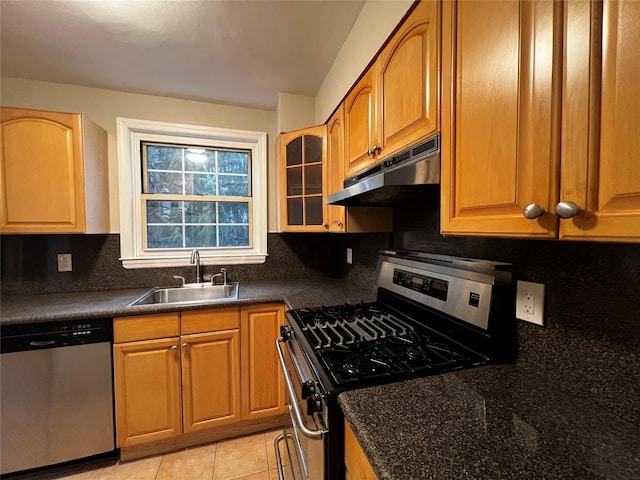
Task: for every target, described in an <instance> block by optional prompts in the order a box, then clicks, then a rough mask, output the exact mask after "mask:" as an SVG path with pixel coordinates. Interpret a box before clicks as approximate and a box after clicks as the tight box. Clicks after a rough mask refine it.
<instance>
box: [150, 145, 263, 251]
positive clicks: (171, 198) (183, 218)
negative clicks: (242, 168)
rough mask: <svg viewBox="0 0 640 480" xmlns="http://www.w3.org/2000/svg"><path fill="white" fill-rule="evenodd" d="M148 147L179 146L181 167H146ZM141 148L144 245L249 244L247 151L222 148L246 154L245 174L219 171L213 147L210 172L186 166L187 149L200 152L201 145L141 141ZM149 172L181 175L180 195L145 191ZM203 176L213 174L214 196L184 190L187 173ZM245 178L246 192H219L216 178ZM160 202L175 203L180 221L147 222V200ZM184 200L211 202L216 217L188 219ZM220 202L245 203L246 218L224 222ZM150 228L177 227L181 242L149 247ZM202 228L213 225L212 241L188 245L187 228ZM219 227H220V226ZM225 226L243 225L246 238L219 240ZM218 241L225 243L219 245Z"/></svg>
mask: <svg viewBox="0 0 640 480" xmlns="http://www.w3.org/2000/svg"><path fill="white" fill-rule="evenodd" d="M149 146H154V147H159V148H162V147H169V148H179V149H180V170H179V171H178V170H175V169H162V168H148V165H149V160H148V151H147V148H148V147H149ZM142 149H143V155H142V158H143V163H144V168H143V170H144V172H143V177H144V182H143V192H144V193H142V195H141V197H142V201H143V212H144V215H143V218H144V221H145V224H146V225H145V228H144V231H145V233H146V235H145V237H146V238H145V246H146V248H147V249H150V250H154V249H163V248H192V247H194V246H195V247H199V248H228V247H230V246H233V247H238V246H239V247H249V246H250V245H251V238H250V237H251V229H250V224H251V212H252V210H253V208H252V197H251V194H250V190H251V176H250V171H251V155H250V152H249V151H244V150H225V151H232V152H238V153H244V154H246V155H247V158H246V162H247V165H246V168H247V173H241V172H230V173H229V172H221V171H220V170H221V168H220V167H221V165H220V162H221V160H220V155H219V152H220V150H222V149H214V148H208V149H206V150H209V151H210V152H211V153H212V154H213V163H214V164H213V170H211V171H206V170H205V171H202V170H197V169H188V163H189V162H188V158H187V156H188V155H189V153H188V152H189V151H190V150H196V149H197V150H199V151H200V152H203V151H205V149H201V148H200V147H193V146H187V145H172V144H162V143H150V142H149V143H146V142H145V143H143V144H142ZM149 172H152V173H153V172H156V173H169V174H180V177H181V190H182V192H181V194H179V193H148V192H149V190H150V186H149ZM190 174H191V175H194V176H195V175H202V176H212V177H215V182H214V185H215V192H213V193H214V194H213V195H206V194H197V193H196V194H195V195H194V194H188V193H187V186H188V185H189V180H188V175H190ZM225 176H227V177H241V178H242V177H244V178H245V179H246V180H245V182H246V187H247V192H246V195H237V196H236V195H220V189H221V182H220V181H219V178H220V177H225ZM153 201H155V202H159V203H160V202H162V203H165V202H166V203H168V204H169V205H171V204H177V208H178V209H179V210H180V222H175V221H173V222H172V221H164V222H149V221H148V208H147V207H148V206H149V203H150V202H153ZM187 203H192V204H193V205H195V204H196V203H214V209H215V220H214V221H213V222H207V221H197V222H194V221H190V220H189V219H188V218H187V214H188V208H187ZM223 203H228V204H244V205H246V207H245V208H246V213H245V215H246V218H245V219H244V220H245V221H239V222H238V221H233V222H229V221H225V219H224V218H223V219H222V221H221V214H223V212H222V211H221V206H222V204H223ZM169 208H174V207H173V206H170V207H169ZM222 217H224V215H222ZM150 227H156V228H161V227H169V228H171V227H174V228H175V227H178V228H179V229H180V238H181V245H180V246H177V245H166V246H151V245H149V237H150ZM201 227H213V228H214V231H215V244H211V243H209V244H206V245H187V243H188V242H190V243H194V242H193V240H192V239H191V238H190V236H189V235H188V230H189V229H190V228H191V229H196V228H201ZM221 227H222V228H221ZM226 227H246V238H247V241H246V242H243V243H241V244H230V243H228V242H222V241H221V240H222V239H223V236H224V235H223V230H224V229H225V228H226ZM200 233H205V234H206V232H202V231H201V232H200ZM221 243H224V244H222V245H221Z"/></svg>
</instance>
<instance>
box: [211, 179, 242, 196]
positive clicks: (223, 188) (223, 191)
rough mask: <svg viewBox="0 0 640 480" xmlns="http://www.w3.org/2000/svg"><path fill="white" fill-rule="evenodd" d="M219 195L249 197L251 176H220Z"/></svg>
mask: <svg viewBox="0 0 640 480" xmlns="http://www.w3.org/2000/svg"><path fill="white" fill-rule="evenodd" d="M218 195H226V196H233V197H248V196H249V177H247V176H245V175H220V176H218Z"/></svg>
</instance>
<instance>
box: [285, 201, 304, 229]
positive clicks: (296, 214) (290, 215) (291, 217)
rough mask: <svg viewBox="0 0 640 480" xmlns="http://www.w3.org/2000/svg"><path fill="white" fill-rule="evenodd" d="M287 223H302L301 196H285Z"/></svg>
mask: <svg viewBox="0 0 640 480" xmlns="http://www.w3.org/2000/svg"><path fill="white" fill-rule="evenodd" d="M287 223H288V224H289V225H302V198H287Z"/></svg>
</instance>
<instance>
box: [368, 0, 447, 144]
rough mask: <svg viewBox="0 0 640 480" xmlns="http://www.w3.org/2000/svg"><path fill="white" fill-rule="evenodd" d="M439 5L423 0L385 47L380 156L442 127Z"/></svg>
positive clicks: (383, 56) (381, 61)
mask: <svg viewBox="0 0 640 480" xmlns="http://www.w3.org/2000/svg"><path fill="white" fill-rule="evenodd" d="M439 38H440V32H439V22H438V5H437V2H435V1H433V0H431V1H429V0H425V1H421V2H420V3H419V4H418V5H417V7H416V8H415V9H414V10H413V11H412V12H411V14H410V15H409V17H408V18H407V20H406V21H405V22H404V23H403V26H402V27H401V29H400V30H399V31H398V32H397V33H396V34H395V35H394V36H393V38H392V39H391V41H390V43H389V44H388V45H387V46H386V47H385V48H384V50H383V51H382V52H381V54H380V57H379V59H378V62H379V64H380V66H379V69H380V73H379V79H380V95H381V102H380V110H381V112H380V119H381V120H380V135H379V138H380V142H381V145H380V146H381V147H382V151H381V156H382V157H387V156H388V155H390V154H392V153H393V152H395V151H397V150H399V149H402V148H405V147H408V146H410V145H411V144H413V143H415V142H416V141H418V140H420V139H421V138H424V137H425V136H427V135H428V134H429V133H432V132H434V131H436V130H437V128H438V66H439V59H438V51H439V48H438V40H439Z"/></svg>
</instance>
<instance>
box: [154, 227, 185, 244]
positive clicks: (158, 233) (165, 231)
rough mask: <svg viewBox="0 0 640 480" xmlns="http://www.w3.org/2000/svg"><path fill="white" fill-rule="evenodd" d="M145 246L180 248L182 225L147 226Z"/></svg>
mask: <svg viewBox="0 0 640 480" xmlns="http://www.w3.org/2000/svg"><path fill="white" fill-rule="evenodd" d="M147 246H148V247H149V248H182V247H183V245H182V227H181V226H174V225H170V226H159V227H158V226H148V227H147Z"/></svg>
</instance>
